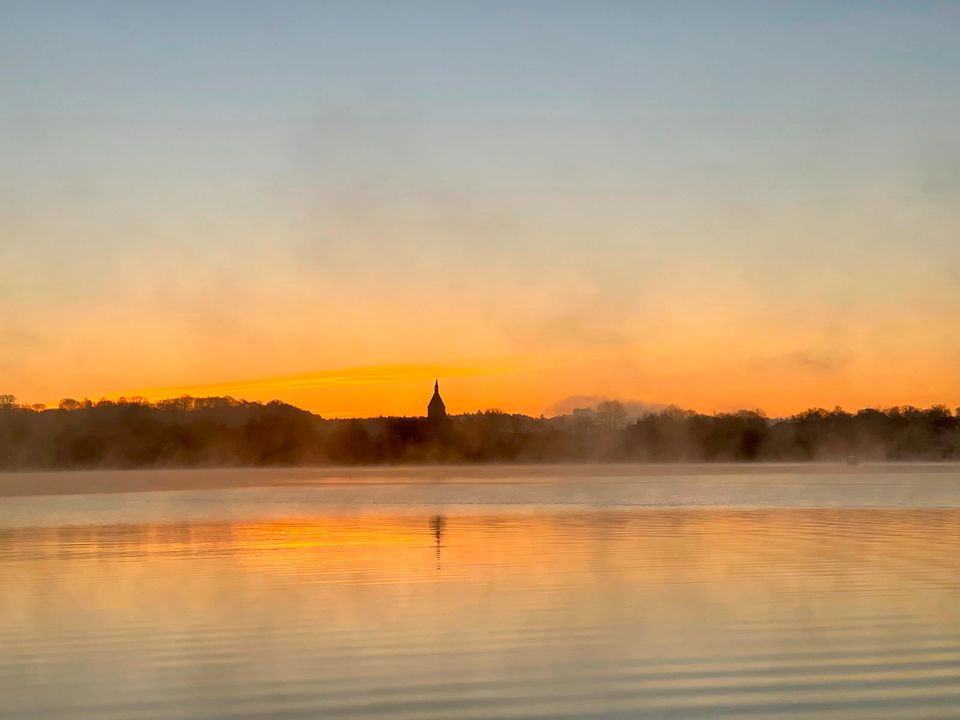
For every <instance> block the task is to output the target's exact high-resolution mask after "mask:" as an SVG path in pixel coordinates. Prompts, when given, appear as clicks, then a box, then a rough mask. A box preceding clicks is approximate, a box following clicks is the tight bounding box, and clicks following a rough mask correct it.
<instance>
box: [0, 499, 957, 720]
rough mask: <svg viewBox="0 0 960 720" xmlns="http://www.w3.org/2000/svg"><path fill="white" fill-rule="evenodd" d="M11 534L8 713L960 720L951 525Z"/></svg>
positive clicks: (5, 598)
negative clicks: (952, 719) (908, 719)
mask: <svg viewBox="0 0 960 720" xmlns="http://www.w3.org/2000/svg"><path fill="white" fill-rule="evenodd" d="M433 512H434V511H433V510H432V509H428V508H424V510H423V513H422V514H420V515H418V514H416V513H410V512H405V513H403V514H401V515H390V514H389V513H385V514H380V515H355V516H350V515H345V514H342V513H338V514H334V515H324V514H317V515H316V516H314V517H312V518H303V517H296V518H292V519H290V520H287V521H284V520H278V519H270V520H266V521H256V520H247V521H239V520H235V521H229V522H215V521H203V522H168V523H149V524H146V523H144V524H135V523H128V524H120V525H84V526H71V527H20V528H8V529H5V530H0V583H2V586H3V588H4V592H3V594H2V596H0V647H2V648H3V652H2V655H0V715H2V716H4V717H11V718H13V717H17V718H20V717H23V718H26V717H29V718H37V719H41V718H92V719H94V720H113V719H116V720H128V719H130V720H137V719H144V720H145V719H147V718H150V719H154V718H155V719H157V720H160V719H172V718H205V719H209V720H213V719H214V718H217V719H222V720H227V719H228V718H229V719H233V720H241V719H248V718H249V719H250V720H253V719H254V718H265V717H270V718H290V719H293V718H297V719H299V718H316V717H324V718H358V719H359V718H371V719H373V718H389V719H390V720H403V719H407V718H409V719H410V720H414V719H416V720H428V719H431V718H438V719H439V718H464V719H470V718H477V719H480V718H503V719H506V718H584V717H592V718H747V717H749V718H788V717H789V718H804V717H831V718H862V717H870V718H951V717H960V602H958V601H960V553H958V552H957V550H958V548H960V511H957V510H952V509H942V510H937V509H913V510H895V509H882V510H879V509H878V510H856V509H820V510H812V509H811V510H802V509H792V510H777V509H763V510H747V509H742V510H732V509H640V510H638V509H629V508H628V509H623V508H621V509H610V510H597V509H591V510H585V511H581V512H570V511H565V512H551V511H549V510H545V509H540V510H536V511H533V510H531V511H529V512H527V513H511V514H496V513H491V514H486V515H484V514H482V513H472V514H468V515H457V514H450V515H445V516H443V517H442V518H439V517H437V516H435V515H434V514H433Z"/></svg>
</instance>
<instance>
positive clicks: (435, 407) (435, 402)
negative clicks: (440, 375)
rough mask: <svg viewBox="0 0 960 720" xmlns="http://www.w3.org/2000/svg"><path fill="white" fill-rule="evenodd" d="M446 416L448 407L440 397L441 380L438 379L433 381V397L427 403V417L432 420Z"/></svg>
mask: <svg viewBox="0 0 960 720" xmlns="http://www.w3.org/2000/svg"><path fill="white" fill-rule="evenodd" d="M446 416H447V408H446V406H445V405H444V404H443V398H441V397H440V381H439V380H437V381H435V382H434V383H433V397H432V398H430V404H429V405H427V417H428V418H429V419H430V420H442V419H443V418H445V417H446Z"/></svg>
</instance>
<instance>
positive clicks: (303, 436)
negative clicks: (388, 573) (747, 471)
mask: <svg viewBox="0 0 960 720" xmlns="http://www.w3.org/2000/svg"><path fill="white" fill-rule="evenodd" d="M851 456H853V457H857V458H860V459H865V460H871V459H890V460H913V459H930V460H934V459H960V419H958V417H957V414H956V413H953V412H951V411H950V410H949V409H947V408H945V407H943V406H937V407H933V408H930V409H926V410H921V409H917V408H912V407H904V408H891V409H887V410H861V411H860V412H858V413H847V412H844V411H843V410H840V409H836V410H833V411H829V412H828V411H825V410H810V411H807V412H804V413H801V414H799V415H795V416H792V417H789V418H785V419H781V420H776V421H771V420H769V419H768V418H766V417H764V416H763V415H762V414H760V413H757V412H738V413H724V414H719V415H702V414H699V413H694V412H691V411H685V410H679V409H675V408H673V409H666V410H662V411H659V412H654V413H650V414H647V415H644V416H642V417H640V418H638V419H635V420H628V418H627V417H626V413H625V410H624V408H623V407H622V406H620V405H619V404H618V403H606V404H605V405H604V406H603V407H601V408H599V409H598V411H596V412H589V413H581V414H579V415H572V416H564V417H560V418H550V419H546V418H531V417H527V416H524V415H508V414H505V413H502V412H498V411H488V412H483V413H476V414H471V415H459V416H455V417H451V418H448V419H446V420H445V421H442V422H432V421H428V420H426V419H424V418H369V419H356V420H327V419H323V418H320V417H318V416H316V415H312V414H311V413H308V412H305V411H303V410H299V409H297V408H294V407H292V406H290V405H286V404H283V403H280V402H272V403H268V404H260V403H248V402H239V401H235V400H232V399H230V398H178V399H176V400H170V401H164V402H160V403H156V404H148V403H146V402H145V401H143V400H142V399H134V400H130V401H120V402H110V401H100V402H97V403H92V402H89V401H84V402H78V401H72V400H67V401H64V402H63V403H61V406H60V407H59V408H57V409H45V408H39V407H22V406H18V405H17V404H16V403H15V402H14V400H13V398H11V397H10V396H0V467H2V468H7V469H10V468H31V467H36V468H66V467H138V466H151V465H179V466H190V465H288V464H308V463H342V464H355V463H356V464H359V463H404V462H408V463H422V462H562V461H743V460H747V461H749V460H830V459H834V460H840V459H844V458H849V457H851Z"/></svg>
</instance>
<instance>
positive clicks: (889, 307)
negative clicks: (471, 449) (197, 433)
mask: <svg viewBox="0 0 960 720" xmlns="http://www.w3.org/2000/svg"><path fill="white" fill-rule="evenodd" d="M958 37H960V4H957V3H950V2H943V3H934V2H917V1H911V2H907V1H906V0H904V1H903V2H883V1H881V0H876V1H870V2H857V1H855V0H850V1H848V2H842V3H838V2H834V1H830V2H817V1H814V0H810V1H808V2H786V1H782V2H733V1H731V2H713V1H710V2H683V1H682V0H681V1H672V2H639V1H637V2H595V1H592V2H575V3H574V2H561V1H559V0H558V1H556V2H523V1H519V0H518V1H514V2H496V1H490V2H450V1H446V2H416V1H411V2H403V3H396V2H379V3H377V2H365V1H363V0H358V1H350V2H296V1H294V0H288V1H286V2H282V3H268V2H244V1H237V0H234V1H231V2H202V1H200V2H162V3H161V2H153V3H148V2H97V1H95V0H90V1H88V2H83V3H75V2H61V3H48V2H36V1H31V2H18V1H15V0H5V1H4V2H3V3H2V5H0V167H2V172H0V392H9V393H12V394H14V395H16V396H17V398H18V399H19V400H20V401H21V402H28V403H35V402H42V403H47V404H56V403H57V402H58V401H59V400H60V399H61V398H64V397H75V398H81V397H90V398H98V397H111V398H112V397H118V396H122V395H127V396H130V395H143V396H146V397H148V398H151V399H159V398H163V397H170V396H174V395H179V394H183V393H187V394H192V395H210V394H215V395H232V396H234V397H240V398H246V399H249V400H270V399H274V398H277V399H280V400H284V401H286V402H290V403H293V404H296V405H299V406H301V407H305V408H307V409H310V410H313V411H315V412H318V413H321V414H323V415H326V416H331V417H333V416H351V415H379V414H400V415H419V414H423V413H424V412H425V408H426V403H427V401H428V400H429V397H430V394H431V392H432V388H433V381H434V378H437V377H438V378H439V379H440V384H441V391H442V392H443V395H444V398H445V400H446V402H447V407H448V410H449V411H451V412H455V413H457V412H472V411H476V410H482V409H486V408H500V409H503V410H506V411H510V412H524V413H530V414H534V415H539V414H541V413H546V414H548V415H549V414H553V413H557V412H562V411H564V410H566V409H569V408H570V407H574V406H578V405H589V404H590V403H592V402H596V401H597V400H599V399H607V398H619V399H622V400H625V401H630V402H634V403H641V404H647V405H650V406H659V405H664V404H676V405H680V406H683V407H687V408H692V409H696V410H700V411H704V412H718V411H728V410H734V409H739V408H759V409H762V410H764V411H766V412H767V413H768V414H771V415H783V414H787V413H792V412H796V411H799V410H802V409H804V408H807V407H815V406H823V407H828V408H832V407H834V406H836V405H841V406H844V407H846V408H848V409H855V408H859V407H867V406H889V405H900V404H915V405H921V406H926V405H930V404H934V403H945V404H947V405H948V406H950V407H957V406H958V405H960V371H958V369H960V332H958V328H960V323H958V318H960V210H958V208H960V40H958Z"/></svg>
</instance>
